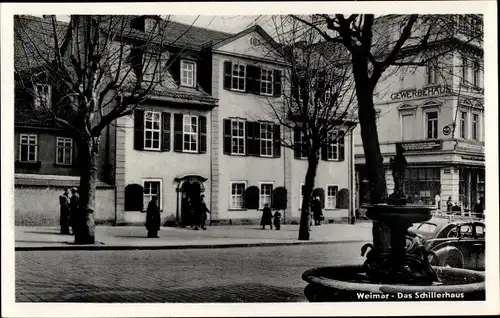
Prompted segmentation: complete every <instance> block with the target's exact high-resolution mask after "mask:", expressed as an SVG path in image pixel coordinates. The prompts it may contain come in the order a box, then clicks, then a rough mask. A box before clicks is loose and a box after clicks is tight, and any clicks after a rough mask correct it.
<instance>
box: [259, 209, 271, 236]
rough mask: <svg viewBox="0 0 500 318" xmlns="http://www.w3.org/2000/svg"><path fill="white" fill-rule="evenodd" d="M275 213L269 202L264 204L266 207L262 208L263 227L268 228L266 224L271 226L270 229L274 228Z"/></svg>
mask: <svg viewBox="0 0 500 318" xmlns="http://www.w3.org/2000/svg"><path fill="white" fill-rule="evenodd" d="M272 219H273V213H272V212H271V208H270V207H269V204H267V203H266V204H264V209H262V218H261V219H260V225H261V226H262V229H263V230H264V229H265V228H266V225H269V226H270V229H271V230H272V229H273V221H272Z"/></svg>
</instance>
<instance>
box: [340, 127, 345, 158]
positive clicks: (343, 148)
mask: <svg viewBox="0 0 500 318" xmlns="http://www.w3.org/2000/svg"><path fill="white" fill-rule="evenodd" d="M341 134H342V135H341V136H340V137H339V141H338V144H339V161H344V159H345V153H344V152H345V142H344V132H343V131H342V132H341Z"/></svg>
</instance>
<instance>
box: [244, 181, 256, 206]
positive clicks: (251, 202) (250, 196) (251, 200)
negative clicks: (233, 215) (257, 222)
mask: <svg viewBox="0 0 500 318" xmlns="http://www.w3.org/2000/svg"><path fill="white" fill-rule="evenodd" d="M244 207H245V208H246V209H250V210H257V209H258V208H259V188H258V187H256V186H251V187H248V188H247V189H246V190H245V199H244Z"/></svg>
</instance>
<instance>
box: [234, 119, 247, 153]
mask: <svg viewBox="0 0 500 318" xmlns="http://www.w3.org/2000/svg"><path fill="white" fill-rule="evenodd" d="M245 135H246V121H245V120H242V119H237V118H235V119H231V154H232V155H244V154H246V152H245Z"/></svg>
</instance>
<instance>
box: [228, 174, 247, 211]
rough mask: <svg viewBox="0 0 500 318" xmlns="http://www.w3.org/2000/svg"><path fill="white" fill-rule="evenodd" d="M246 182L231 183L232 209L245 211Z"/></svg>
mask: <svg viewBox="0 0 500 318" xmlns="http://www.w3.org/2000/svg"><path fill="white" fill-rule="evenodd" d="M245 188H246V182H238V181H235V182H231V204H230V206H231V209H243V202H244V194H245Z"/></svg>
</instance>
